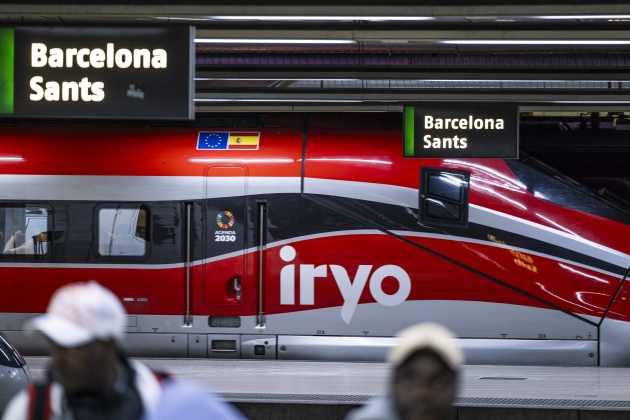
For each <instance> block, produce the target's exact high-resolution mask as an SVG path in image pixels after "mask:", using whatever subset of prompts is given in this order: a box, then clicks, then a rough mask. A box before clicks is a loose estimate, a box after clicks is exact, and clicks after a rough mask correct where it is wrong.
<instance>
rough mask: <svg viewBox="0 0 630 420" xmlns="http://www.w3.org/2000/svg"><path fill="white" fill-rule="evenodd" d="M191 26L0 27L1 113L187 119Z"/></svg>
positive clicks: (190, 88) (190, 114)
mask: <svg viewBox="0 0 630 420" xmlns="http://www.w3.org/2000/svg"><path fill="white" fill-rule="evenodd" d="M193 40H194V28H192V27H189V26H176V27H159V28H151V27H141V28H140V27H139V28H104V27H90V28H82V27H18V28H7V29H0V89H1V91H0V114H1V115H4V116H15V117H68V118H136V119H192V118H193V116H194V114H193V98H192V95H193V89H194V87H193V71H194V62H193V60H194V49H193V46H194V43H193Z"/></svg>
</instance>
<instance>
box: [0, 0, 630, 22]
mask: <svg viewBox="0 0 630 420" xmlns="http://www.w3.org/2000/svg"><path fill="white" fill-rule="evenodd" d="M14 1H15V0H14ZM33 3H36V2H33V1H28V2H17V1H15V2H14V3H13V4H3V5H2V6H1V7H0V13H1V14H4V15H19V16H29V15H31V16H43V17H47V18H50V17H58V16H61V17H77V18H89V17H95V16H96V17H111V18H116V17H118V18H126V17H142V18H145V17H149V18H150V17H169V16H171V17H178V16H179V17H203V16H309V15H311V16H331V15H337V16H433V17H436V18H453V17H462V18H466V17H482V18H488V19H493V18H495V17H501V16H525V17H528V16H540V15H597V14H603V13H605V14H630V5H629V4H624V3H622V2H615V1H609V2H608V4H598V3H595V2H591V4H563V3H562V2H559V1H558V2H557V3H559V4H554V3H553V1H550V2H548V3H547V4H542V5H541V4H537V3H538V2H532V4H527V1H521V2H520V3H521V4H518V5H514V4H509V3H507V2H504V1H501V2H500V1H497V2H496V3H497V4H495V5H483V6H480V5H463V6H462V5H443V6H433V5H418V4H419V3H422V2H418V1H416V2H413V3H412V2H409V1H398V0H390V1H383V2H382V3H383V4H382V5H378V4H376V5H365V3H367V2H363V3H364V4H363V5H359V4H358V3H359V2H354V1H347V0H346V1H338V2H337V5H335V6H331V5H329V4H321V5H318V4H317V3H318V2H317V1H311V2H309V3H310V4H309V5H291V4H288V5H287V4H284V5H283V4H278V3H280V2H274V3H275V4H271V5H267V4H265V3H266V2H265V1H259V2H256V3H257V4H255V5H252V4H251V3H252V2H251V1H239V0H235V1H233V2H230V4H208V3H207V2H200V1H191V2H189V3H198V4H189V5H181V4H178V3H179V2H176V1H173V2H172V3H173V4H168V3H167V2H162V3H163V4H154V5H147V4H134V3H135V2H133V1H128V2H126V3H127V4H107V2H105V1H103V2H102V3H104V4H89V3H95V2H82V3H81V2H76V4H50V2H45V1H43V0H42V4H33ZM118 3H120V2H118ZM164 3H167V4H164ZM248 3H250V4H248ZM286 3H289V2H288V1H287V2H286ZM322 3H324V2H322ZM326 3H329V2H326ZM370 3H372V4H374V3H377V2H376V1H373V2H370ZM410 3H411V4H410ZM573 3H584V2H578V1H574V2H573Z"/></svg>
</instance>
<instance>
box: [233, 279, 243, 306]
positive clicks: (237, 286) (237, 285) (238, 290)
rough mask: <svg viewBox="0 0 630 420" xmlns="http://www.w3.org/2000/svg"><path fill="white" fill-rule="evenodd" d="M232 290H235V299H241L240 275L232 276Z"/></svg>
mask: <svg viewBox="0 0 630 420" xmlns="http://www.w3.org/2000/svg"><path fill="white" fill-rule="evenodd" d="M234 290H235V291H236V301H237V302H239V301H240V300H241V276H236V277H234Z"/></svg>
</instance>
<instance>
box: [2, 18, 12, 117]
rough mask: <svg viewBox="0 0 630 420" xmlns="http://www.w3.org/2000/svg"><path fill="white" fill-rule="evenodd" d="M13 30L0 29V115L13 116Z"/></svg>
mask: <svg viewBox="0 0 630 420" xmlns="http://www.w3.org/2000/svg"><path fill="white" fill-rule="evenodd" d="M13 39H14V35H13V28H0V114H13V61H14V43H13Z"/></svg>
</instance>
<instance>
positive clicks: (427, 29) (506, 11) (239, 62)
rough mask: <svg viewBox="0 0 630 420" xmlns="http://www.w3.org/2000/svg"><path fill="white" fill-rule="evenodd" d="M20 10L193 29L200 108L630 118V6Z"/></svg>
mask: <svg viewBox="0 0 630 420" xmlns="http://www.w3.org/2000/svg"><path fill="white" fill-rule="evenodd" d="M296 3H297V2H295V1H294V0H292V1H291V0H233V1H227V0H218V1H214V2H212V4H208V1H204V0H187V1H184V2H176V1H173V0H171V1H165V0H135V1H116V2H105V1H103V0H100V1H98V0H82V1H81V3H80V4H77V2H76V0H75V1H56V2H55V3H54V4H53V3H49V2H45V3H44V2H43V1H42V0H39V1H37V0H35V1H33V0H23V1H20V2H19V3H18V2H17V1H16V2H15V3H14V4H2V5H0V23H2V24H5V25H15V24H33V25H182V24H186V25H194V26H196V28H197V35H196V38H197V39H196V52H197V55H196V68H197V71H196V77H195V78H196V98H195V101H196V105H197V110H198V111H205V110H209V111H217V110H227V111H235V110H243V111H246V110H249V109H255V110H265V109H267V110H277V111H292V110H293V111H304V110H319V109H326V110H335V109H344V110H353V109H361V110H397V109H399V108H401V107H402V104H404V103H406V102H417V101H433V100H454V101H516V102H519V103H521V104H522V105H524V107H523V108H522V109H525V110H531V111H545V110H549V109H555V110H572V111H579V110H589V111H595V110H597V109H598V108H601V109H606V110H609V111H610V110H623V109H630V96H629V95H628V93H629V92H630V72H628V68H629V67H630V35H629V34H630V30H629V29H630V5H629V4H625V2H622V1H613V0H606V1H605V4H595V3H594V2H592V1H583V0H573V1H572V2H571V3H572V4H570V5H567V4H564V2H562V3H561V2H559V1H558V0H555V1H554V0H551V1H542V0H516V1H511V2H509V4H505V3H507V2H505V1H500V0H476V1H475V2H474V3H475V5H470V1H468V0H443V1H440V2H439V5H434V4H432V3H435V1H427V0H387V1H385V0H362V1H353V0H335V1H332V0H310V1H309V2H308V5H304V4H299V3H298V4H296Z"/></svg>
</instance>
